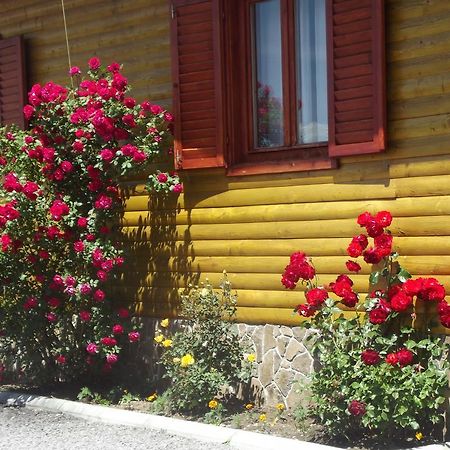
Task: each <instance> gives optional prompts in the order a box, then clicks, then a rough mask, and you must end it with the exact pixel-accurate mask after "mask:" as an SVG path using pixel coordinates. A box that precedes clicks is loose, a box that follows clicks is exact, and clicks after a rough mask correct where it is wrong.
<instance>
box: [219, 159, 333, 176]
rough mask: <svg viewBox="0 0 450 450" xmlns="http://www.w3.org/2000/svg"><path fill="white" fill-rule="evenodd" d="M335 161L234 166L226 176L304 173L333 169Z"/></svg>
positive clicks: (280, 162)
mask: <svg viewBox="0 0 450 450" xmlns="http://www.w3.org/2000/svg"><path fill="white" fill-rule="evenodd" d="M336 167H337V160H336V159H333V158H324V159H297V160H296V159H291V160H288V161H266V162H258V163H244V164H235V165H233V166H232V167H229V168H228V169H227V172H226V173H227V176H241V175H261V174H267V173H284V172H306V171H310V170H325V169H335V168H336Z"/></svg>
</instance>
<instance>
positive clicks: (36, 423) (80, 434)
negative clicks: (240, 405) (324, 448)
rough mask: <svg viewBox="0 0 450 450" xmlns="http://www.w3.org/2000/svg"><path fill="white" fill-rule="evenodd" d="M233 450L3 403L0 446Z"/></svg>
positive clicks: (19, 449)
mask: <svg viewBox="0 0 450 450" xmlns="http://www.w3.org/2000/svg"><path fill="white" fill-rule="evenodd" d="M213 447H214V449H215V450H216V449H217V450H230V447H229V446H227V445H219V444H215V443H214V444H212V443H205V442H199V441H195V440H192V439H186V438H183V437H178V436H171V435H169V434H167V433H165V432H162V431H153V430H148V429H147V430H146V429H143V428H133V427H126V426H118V425H109V424H104V423H99V422H87V421H84V420H81V419H78V418H75V417H72V416H70V415H66V414H62V413H52V412H48V411H43V410H38V409H33V408H28V407H4V406H1V405H0V449H8V450H10V449H11V450H12V449H14V450H22V449H26V450H28V449H32V450H44V449H45V450H53V449H58V450H59V449H71V450H72V449H74V450H75V449H83V450H104V449H108V450H116V449H118V450H120V449H127V450H139V449H146V450H148V449H152V450H169V449H170V450H206V449H208V450H210V449H211V448H213Z"/></svg>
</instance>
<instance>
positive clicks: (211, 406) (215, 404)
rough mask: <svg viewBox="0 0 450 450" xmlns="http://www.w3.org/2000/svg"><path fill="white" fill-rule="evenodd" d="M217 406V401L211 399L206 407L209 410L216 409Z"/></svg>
mask: <svg viewBox="0 0 450 450" xmlns="http://www.w3.org/2000/svg"><path fill="white" fill-rule="evenodd" d="M218 404H219V403H218V402H217V400H214V399H212V400H210V401H209V403H208V406H209V408H211V409H216V408H217V405H218Z"/></svg>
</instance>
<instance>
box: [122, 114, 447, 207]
mask: <svg viewBox="0 0 450 450" xmlns="http://www.w3.org/2000/svg"><path fill="white" fill-rule="evenodd" d="M449 118H450V115H449ZM449 123H450V122H449ZM448 180H449V176H448V175H436V176H426V177H413V178H398V179H392V180H390V182H389V185H388V186H385V185H384V183H382V182H380V183H376V182H373V181H372V182H361V183H342V184H335V185H333V184H323V185H317V186H316V185H310V186H307V185H300V186H281V187H279V188H277V189H273V188H266V187H262V188H255V189H245V190H231V191H226V192H221V193H213V192H211V193H209V195H207V196H206V195H205V194H202V195H196V194H193V195H188V193H185V194H184V195H181V196H180V198H179V200H178V205H177V207H178V208H181V209H183V208H184V209H191V208H217V207H232V206H233V207H237V206H249V205H272V204H292V203H314V202H318V203H320V202H339V201H346V200H365V201H367V200H375V199H377V200H380V199H393V198H397V197H427V196H434V195H436V196H441V195H450V183H449V182H448ZM148 203H149V199H148V195H137V196H133V197H131V198H129V199H128V200H127V202H126V209H127V210H128V211H144V210H146V209H147V208H148Z"/></svg>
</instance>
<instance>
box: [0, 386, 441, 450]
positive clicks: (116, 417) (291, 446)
mask: <svg viewBox="0 0 450 450" xmlns="http://www.w3.org/2000/svg"><path fill="white" fill-rule="evenodd" d="M0 404H6V405H9V406H26V407H29V408H39V409H44V410H47V411H52V412H63V413H66V414H70V415H72V416H75V417H78V418H82V419H85V420H91V421H96V422H104V423H110V424H116V425H127V426H133V427H139V428H148V429H154V430H155V429H156V430H161V431H165V432H167V433H169V434H174V435H178V436H183V437H188V438H192V439H197V440H200V441H204V442H211V443H219V444H229V445H230V447H231V448H235V449H239V450H279V449H283V450H342V449H339V448H337V447H331V446H329V445H323V444H315V443H312V442H304V441H298V440H295V439H287V438H281V437H277V436H271V435H267V434H261V433H254V432H251V431H243V430H236V429H233V428H226V427H221V426H215V425H208V424H204V423H198V422H190V421H187V420H181V419H172V418H170V417H164V416H156V415H153V414H146V413H140V412H135V411H127V410H124V409H116V408H111V407H107V406H100V405H89V404H86V403H81V402H73V401H70V400H62V399H58V398H49V397H41V396H37V395H29V394H20V393H17V392H0ZM418 448H420V450H448V449H449V447H448V446H447V445H436V444H433V445H427V446H422V447H416V449H415V450H417V449H418ZM403 450H407V449H403Z"/></svg>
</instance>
